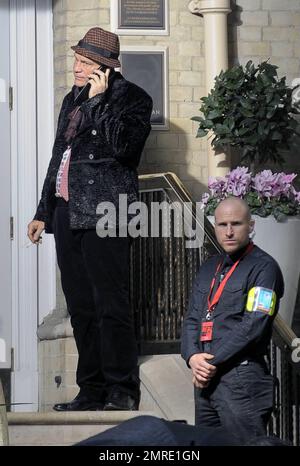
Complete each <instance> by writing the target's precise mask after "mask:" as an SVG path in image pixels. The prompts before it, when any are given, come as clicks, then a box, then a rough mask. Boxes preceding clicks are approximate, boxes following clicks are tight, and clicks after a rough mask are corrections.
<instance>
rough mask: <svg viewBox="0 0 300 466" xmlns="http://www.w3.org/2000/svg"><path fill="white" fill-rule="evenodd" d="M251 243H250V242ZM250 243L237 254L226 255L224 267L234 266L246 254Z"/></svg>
mask: <svg viewBox="0 0 300 466" xmlns="http://www.w3.org/2000/svg"><path fill="white" fill-rule="evenodd" d="M249 243H250V241H249ZM249 243H247V244H246V246H244V247H243V248H241V249H239V250H238V251H237V252H235V253H234V254H224V262H223V267H227V266H231V265H233V264H234V263H235V262H236V261H237V260H239V258H240V257H241V256H242V255H243V254H244V253H245V251H246V249H247V247H248V245H249Z"/></svg>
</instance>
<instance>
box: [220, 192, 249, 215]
mask: <svg viewBox="0 0 300 466" xmlns="http://www.w3.org/2000/svg"><path fill="white" fill-rule="evenodd" d="M227 206H233V207H234V206H236V207H238V206H240V208H241V209H242V210H244V212H245V215H246V216H247V218H248V220H251V212H250V208H249V206H248V204H247V202H246V201H244V199H241V198H240V197H234V196H230V197H226V199H224V200H223V201H221V202H220V203H219V204H218V207H217V208H216V210H215V217H216V215H218V211H219V210H223V209H224V208H226V207H227Z"/></svg>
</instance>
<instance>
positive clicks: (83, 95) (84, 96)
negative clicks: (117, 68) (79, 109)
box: [74, 65, 108, 105]
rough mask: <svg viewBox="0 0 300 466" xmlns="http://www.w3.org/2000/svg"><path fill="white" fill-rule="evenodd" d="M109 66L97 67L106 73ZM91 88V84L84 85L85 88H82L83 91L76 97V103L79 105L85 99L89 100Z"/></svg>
mask: <svg viewBox="0 0 300 466" xmlns="http://www.w3.org/2000/svg"><path fill="white" fill-rule="evenodd" d="M107 68H108V67H107V66H105V65H100V66H99V68H97V70H100V71H103V73H105V71H106V70H107ZM95 74H97V73H95ZM90 88H91V84H90V83H86V84H85V86H83V88H82V89H81V91H80V92H79V94H78V95H77V97H76V98H75V100H74V103H75V104H77V105H81V104H82V103H83V102H84V101H85V100H87V99H88V98H89V92H90Z"/></svg>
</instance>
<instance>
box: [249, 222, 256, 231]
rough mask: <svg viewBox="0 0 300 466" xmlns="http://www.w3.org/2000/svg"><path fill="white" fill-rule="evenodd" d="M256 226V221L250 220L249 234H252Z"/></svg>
mask: <svg viewBox="0 0 300 466" xmlns="http://www.w3.org/2000/svg"><path fill="white" fill-rule="evenodd" d="M254 226H255V220H250V222H249V233H252V232H253V230H254Z"/></svg>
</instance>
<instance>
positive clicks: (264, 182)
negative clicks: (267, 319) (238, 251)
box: [202, 167, 300, 325]
mask: <svg viewBox="0 0 300 466" xmlns="http://www.w3.org/2000/svg"><path fill="white" fill-rule="evenodd" d="M296 176H297V175H296V174H295V173H291V174H286V173H282V172H280V173H273V172H272V171H271V170H263V171H261V172H259V173H257V174H256V175H253V174H252V173H251V172H249V169H248V167H237V168H236V169H234V170H231V171H230V172H229V173H227V175H226V176H225V177H217V178H210V179H209V182H208V189H209V192H207V193H204V194H203V195H202V208H203V209H204V212H205V214H206V215H207V216H209V218H210V220H211V221H212V222H213V217H211V216H212V215H213V214H214V211H215V209H216V207H217V205H218V204H219V202H220V201H221V200H222V199H225V198H226V197H228V196H237V197H240V198H242V199H245V201H246V202H247V203H248V205H249V207H250V210H251V214H252V215H253V216H254V219H255V243H256V244H257V245H258V246H261V247H262V248H263V249H264V250H265V251H267V252H268V253H269V254H271V255H272V256H273V257H274V258H275V259H276V260H277V262H278V263H279V265H280V267H281V270H282V272H283V275H284V279H285V294H284V297H283V299H282V301H281V304H280V314H281V316H282V317H283V319H284V320H285V321H286V322H287V324H288V325H291V324H292V320H293V314H294V308H295V302H296V297H297V289H298V282H299V275H300V248H299V247H297V245H298V243H299V237H300V221H299V214H300V192H299V191H297V190H296V189H295V187H294V185H293V182H294V180H295V178H296ZM262 217H263V218H262Z"/></svg>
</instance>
